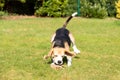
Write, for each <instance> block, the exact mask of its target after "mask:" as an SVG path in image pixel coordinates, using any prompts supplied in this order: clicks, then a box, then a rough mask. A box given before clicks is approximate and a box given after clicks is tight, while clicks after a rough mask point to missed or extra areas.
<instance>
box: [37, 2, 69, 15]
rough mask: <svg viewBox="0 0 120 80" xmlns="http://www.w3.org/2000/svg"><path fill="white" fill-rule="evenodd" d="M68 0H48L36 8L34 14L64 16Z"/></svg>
mask: <svg viewBox="0 0 120 80" xmlns="http://www.w3.org/2000/svg"><path fill="white" fill-rule="evenodd" d="M67 5H68V0H48V1H46V2H43V5H42V7H40V8H39V9H38V10H36V12H35V15H36V16H49V17H61V16H62V17H64V16H66V15H67V10H66V9H67Z"/></svg>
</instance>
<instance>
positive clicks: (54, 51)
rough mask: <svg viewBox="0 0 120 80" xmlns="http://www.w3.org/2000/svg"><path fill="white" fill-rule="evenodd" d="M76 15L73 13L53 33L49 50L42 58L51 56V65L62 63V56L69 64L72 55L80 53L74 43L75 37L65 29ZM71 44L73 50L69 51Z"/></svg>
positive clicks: (68, 64)
mask: <svg viewBox="0 0 120 80" xmlns="http://www.w3.org/2000/svg"><path fill="white" fill-rule="evenodd" d="M76 15H77V12H75V13H73V14H72V15H71V16H70V17H69V18H68V19H67V20H66V22H65V23H64V25H63V26H62V27H61V28H59V29H57V30H56V32H55V33H54V34H53V36H52V39H51V43H52V48H51V50H50V51H49V53H48V55H45V56H44V59H47V58H49V57H51V58H52V61H53V62H52V65H58V66H61V65H63V58H64V57H66V58H67V66H68V67H69V66H71V63H72V57H74V56H75V55H76V54H78V53H80V50H78V48H77V47H76V45H75V39H74V37H73V35H72V33H71V32H70V31H69V30H68V29H66V26H67V24H68V22H69V21H70V20H71V19H72V18H73V17H74V16H76ZM71 44H72V48H73V50H74V52H71V51H70V46H71Z"/></svg>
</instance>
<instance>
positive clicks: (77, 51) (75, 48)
mask: <svg viewBox="0 0 120 80" xmlns="http://www.w3.org/2000/svg"><path fill="white" fill-rule="evenodd" d="M73 50H74V52H75V53H76V54H78V53H80V50H78V49H77V47H76V46H75V45H74V46H73Z"/></svg>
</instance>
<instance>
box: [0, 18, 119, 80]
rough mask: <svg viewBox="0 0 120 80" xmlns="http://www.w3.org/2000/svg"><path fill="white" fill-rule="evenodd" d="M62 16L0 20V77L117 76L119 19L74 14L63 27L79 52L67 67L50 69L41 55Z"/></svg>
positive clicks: (73, 79)
mask: <svg viewBox="0 0 120 80" xmlns="http://www.w3.org/2000/svg"><path fill="white" fill-rule="evenodd" d="M65 20H66V18H31V19H18V20H0V80H118V79H120V54H119V53H120V21H119V20H115V19H85V18H74V19H72V20H71V21H70V23H69V24H68V26H67V28H68V29H69V30H70V31H71V32H72V33H73V35H74V37H75V39H76V44H77V46H78V48H79V49H80V50H81V54H78V55H77V57H75V58H73V63H72V66H71V67H70V68H65V69H63V70H58V71H56V70H53V69H51V68H50V64H49V61H50V59H48V60H46V61H45V60H43V56H44V55H45V54H47V53H48V51H49V49H50V46H51V43H50V38H51V36H52V34H53V33H54V32H55V30H56V29H57V28H59V27H61V26H62V25H63V23H64V22H65Z"/></svg>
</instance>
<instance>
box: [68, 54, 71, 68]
mask: <svg viewBox="0 0 120 80" xmlns="http://www.w3.org/2000/svg"><path fill="white" fill-rule="evenodd" d="M71 65H72V57H70V56H67V66H68V67H70V66H71Z"/></svg>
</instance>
